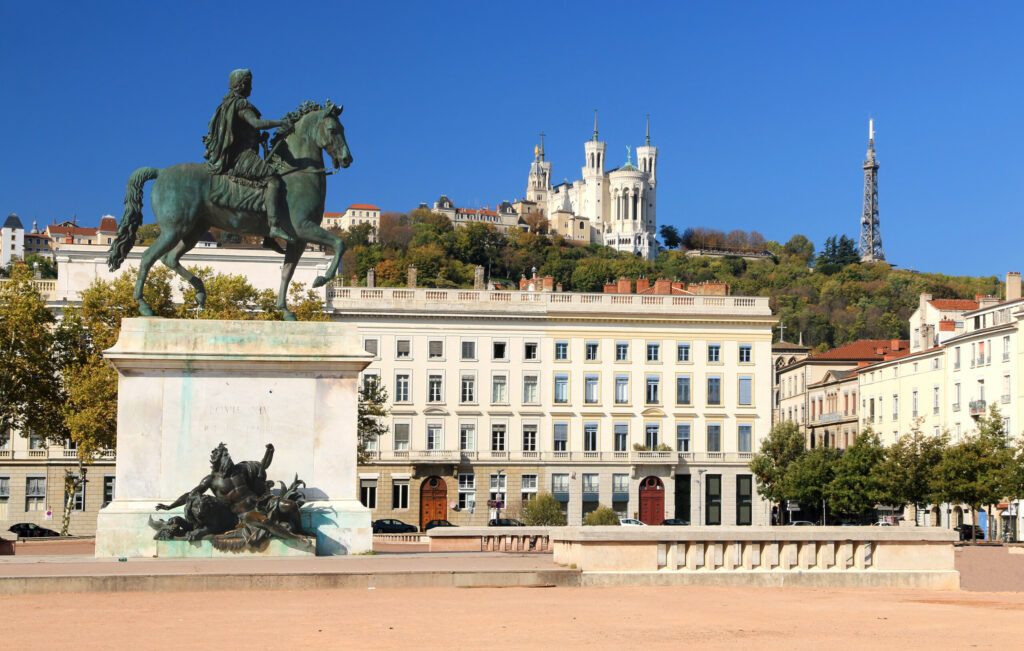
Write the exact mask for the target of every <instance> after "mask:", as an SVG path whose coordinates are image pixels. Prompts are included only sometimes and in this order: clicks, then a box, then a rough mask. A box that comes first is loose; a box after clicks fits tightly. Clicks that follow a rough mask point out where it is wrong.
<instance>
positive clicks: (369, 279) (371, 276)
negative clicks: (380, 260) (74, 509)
mask: <svg viewBox="0 0 1024 651" xmlns="http://www.w3.org/2000/svg"><path fill="white" fill-rule="evenodd" d="M366 286H367V287H376V286H377V270H376V269H374V268H373V267H370V269H369V271H367V272H366Z"/></svg>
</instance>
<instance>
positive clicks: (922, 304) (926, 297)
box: [917, 294, 932, 321]
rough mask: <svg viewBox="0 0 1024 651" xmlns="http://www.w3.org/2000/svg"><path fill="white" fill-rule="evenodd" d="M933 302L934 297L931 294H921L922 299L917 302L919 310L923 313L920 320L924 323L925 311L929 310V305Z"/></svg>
mask: <svg viewBox="0 0 1024 651" xmlns="http://www.w3.org/2000/svg"><path fill="white" fill-rule="evenodd" d="M931 300H932V295H931V294H921V297H920V299H919V300H918V302H917V309H918V310H920V311H921V315H920V318H921V320H922V321H924V312H925V309H927V307H928V303H930V302H931Z"/></svg>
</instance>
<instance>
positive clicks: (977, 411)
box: [967, 400, 986, 417]
mask: <svg viewBox="0 0 1024 651" xmlns="http://www.w3.org/2000/svg"><path fill="white" fill-rule="evenodd" d="M985 407H986V403H985V401H984V400H972V401H971V402H970V403H968V405H967V409H968V410H969V413H970V414H971V416H974V417H978V416H984V415H985Z"/></svg>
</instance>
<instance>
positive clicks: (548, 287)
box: [543, 276, 555, 292]
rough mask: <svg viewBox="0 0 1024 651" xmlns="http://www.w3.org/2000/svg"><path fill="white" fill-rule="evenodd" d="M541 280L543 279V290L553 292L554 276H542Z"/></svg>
mask: <svg viewBox="0 0 1024 651" xmlns="http://www.w3.org/2000/svg"><path fill="white" fill-rule="evenodd" d="M543 280H544V285H543V288H544V291H545V292H553V291H554V290H555V277H554V276H544V279H543Z"/></svg>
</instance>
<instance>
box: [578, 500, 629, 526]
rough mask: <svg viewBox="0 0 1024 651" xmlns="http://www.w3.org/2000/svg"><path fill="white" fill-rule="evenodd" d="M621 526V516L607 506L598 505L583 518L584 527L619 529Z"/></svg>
mask: <svg viewBox="0 0 1024 651" xmlns="http://www.w3.org/2000/svg"><path fill="white" fill-rule="evenodd" d="M619 524H620V523H619V514H618V513H616V512H615V511H613V510H611V509H610V508H608V507H607V506H601V505H598V507H597V508H596V509H594V510H593V511H591V512H590V513H588V514H587V515H586V517H584V518H583V526H584V527H617V526H619Z"/></svg>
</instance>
